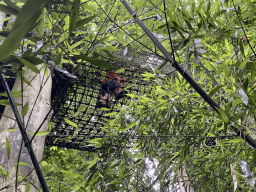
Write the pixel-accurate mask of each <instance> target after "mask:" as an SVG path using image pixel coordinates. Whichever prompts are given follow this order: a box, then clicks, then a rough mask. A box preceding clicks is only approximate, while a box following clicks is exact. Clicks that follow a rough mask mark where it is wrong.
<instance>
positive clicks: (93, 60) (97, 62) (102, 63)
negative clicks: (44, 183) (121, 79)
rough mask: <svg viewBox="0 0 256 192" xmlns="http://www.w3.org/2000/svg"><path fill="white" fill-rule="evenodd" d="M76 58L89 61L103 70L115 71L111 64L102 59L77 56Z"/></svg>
mask: <svg viewBox="0 0 256 192" xmlns="http://www.w3.org/2000/svg"><path fill="white" fill-rule="evenodd" d="M75 57H76V58H78V59H82V60H85V61H88V62H89V63H91V64H93V65H95V66H97V67H99V68H101V69H115V67H114V66H112V65H111V64H110V63H108V62H106V61H103V60H101V59H97V58H92V57H85V56H81V55H75Z"/></svg>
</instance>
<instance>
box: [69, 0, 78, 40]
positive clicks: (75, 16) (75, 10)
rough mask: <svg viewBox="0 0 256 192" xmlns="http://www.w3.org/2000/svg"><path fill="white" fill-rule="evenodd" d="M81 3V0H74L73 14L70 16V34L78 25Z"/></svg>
mask: <svg viewBox="0 0 256 192" xmlns="http://www.w3.org/2000/svg"><path fill="white" fill-rule="evenodd" d="M79 4H80V0H74V3H73V8H72V10H71V15H70V17H69V35H71V34H72V33H73V31H74V29H75V27H76V24H77V20H78V16H79Z"/></svg>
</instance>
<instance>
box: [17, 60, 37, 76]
mask: <svg viewBox="0 0 256 192" xmlns="http://www.w3.org/2000/svg"><path fill="white" fill-rule="evenodd" d="M16 58H18V59H19V60H20V61H21V62H22V63H23V64H24V65H25V66H27V67H28V68H29V69H31V71H33V72H35V73H40V71H39V70H38V69H37V68H36V67H35V66H34V65H33V64H32V63H30V62H29V61H27V60H25V59H23V58H21V57H16Z"/></svg>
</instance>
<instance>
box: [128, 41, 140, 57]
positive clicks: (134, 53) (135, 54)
mask: <svg viewBox="0 0 256 192" xmlns="http://www.w3.org/2000/svg"><path fill="white" fill-rule="evenodd" d="M128 46H129V47H130V48H131V50H132V52H133V55H134V56H135V57H136V58H139V57H138V55H137V53H136V52H135V50H134V49H133V47H132V45H131V44H128Z"/></svg>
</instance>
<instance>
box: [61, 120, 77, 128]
mask: <svg viewBox="0 0 256 192" xmlns="http://www.w3.org/2000/svg"><path fill="white" fill-rule="evenodd" d="M64 120H65V121H66V123H67V124H69V125H71V126H72V127H75V128H78V126H77V124H75V123H74V122H72V121H70V120H68V119H66V118H65V119H64Z"/></svg>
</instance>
